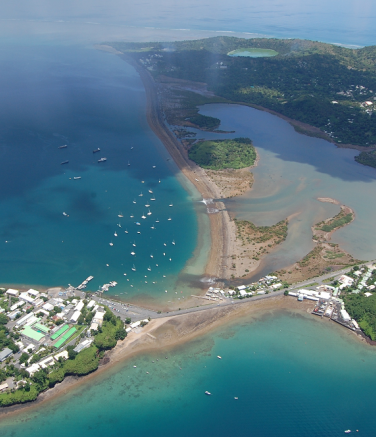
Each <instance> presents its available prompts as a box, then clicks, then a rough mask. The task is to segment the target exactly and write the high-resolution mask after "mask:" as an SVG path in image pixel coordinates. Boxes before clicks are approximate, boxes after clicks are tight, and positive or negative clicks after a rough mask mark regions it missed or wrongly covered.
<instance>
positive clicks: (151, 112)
mask: <svg viewBox="0 0 376 437" xmlns="http://www.w3.org/2000/svg"><path fill="white" fill-rule="evenodd" d="M119 56H120V57H121V58H122V59H123V60H124V61H126V62H128V63H129V64H130V65H132V67H134V68H135V70H136V71H137V73H138V74H139V76H140V78H141V80H142V83H143V85H144V88H145V94H146V119H147V122H148V124H149V126H150V128H151V129H152V131H153V132H154V133H155V135H156V136H157V137H158V138H159V139H160V140H161V142H162V143H163V145H164V147H165V148H166V150H167V151H168V153H169V154H170V155H171V157H172V159H173V160H174V162H175V164H176V165H177V166H178V168H179V169H180V171H181V172H182V173H183V174H184V176H186V177H187V179H188V180H189V181H190V182H191V183H192V184H193V185H194V186H195V187H196V189H197V191H198V192H199V193H200V194H201V196H202V198H203V199H219V198H220V191H219V189H218V187H217V186H216V185H215V184H214V183H213V182H212V181H211V180H210V179H209V178H208V176H207V175H206V172H205V170H204V169H203V168H201V167H199V166H198V165H197V164H195V163H194V162H193V161H190V160H189V158H188V153H187V151H186V150H185V149H184V147H183V145H182V144H181V143H180V142H179V141H178V139H177V138H176V137H175V135H174V134H173V133H172V132H171V131H170V130H169V128H168V127H167V126H166V124H165V122H164V120H163V118H162V113H161V111H160V107H159V100H158V96H157V86H156V84H155V81H154V79H153V78H152V76H151V75H150V73H149V72H148V71H147V70H145V69H144V68H142V67H141V66H140V65H138V64H137V62H135V61H134V60H133V59H132V58H131V57H130V56H127V55H125V54H123V55H119ZM215 203H216V206H217V209H219V211H220V212H218V213H216V214H208V215H209V221H210V234H211V242H212V243H211V248H210V253H209V257H208V260H207V263H206V266H205V273H204V275H205V276H209V277H216V278H224V277H226V273H227V272H226V269H225V266H224V265H223V264H222V259H223V258H225V257H226V256H227V255H228V250H229V245H230V240H231V236H230V232H229V230H230V226H229V223H230V221H231V220H230V217H229V214H228V212H227V210H226V209H225V205H224V204H223V202H221V201H218V202H215Z"/></svg>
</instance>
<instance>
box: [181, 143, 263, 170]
mask: <svg viewBox="0 0 376 437" xmlns="http://www.w3.org/2000/svg"><path fill="white" fill-rule="evenodd" d="M189 158H190V159H191V160H192V161H194V162H195V163H196V164H198V165H200V166H201V167H203V168H208V169H211V170H221V169H224V168H234V169H238V168H245V167H249V166H251V165H253V164H254V162H255V159H256V152H255V148H254V147H253V145H252V141H251V140H250V139H249V138H235V139H233V140H210V141H200V142H198V143H196V144H194V145H193V146H192V147H191V149H190V150H189Z"/></svg>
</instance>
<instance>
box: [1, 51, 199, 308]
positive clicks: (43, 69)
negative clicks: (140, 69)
mask: <svg viewBox="0 0 376 437" xmlns="http://www.w3.org/2000/svg"><path fill="white" fill-rule="evenodd" d="M0 58H1V61H2V65H4V66H7V68H6V69H4V71H3V73H2V75H1V77H0V89H1V99H0V113H1V121H0V150H1V157H2V158H1V160H0V246H1V251H0V262H1V267H2V268H1V280H0V281H1V283H3V284H33V285H36V286H38V285H43V286H59V285H61V286H67V285H68V284H72V285H75V286H77V285H79V284H80V283H81V282H82V281H83V280H84V279H85V278H86V277H87V276H89V275H93V276H94V280H93V281H92V282H91V283H90V288H89V289H90V290H96V289H97V288H98V286H100V285H101V284H104V283H108V282H109V281H116V282H118V284H119V285H118V286H117V287H116V288H114V289H111V291H110V293H111V294H112V295H114V294H117V295H118V296H119V298H123V299H129V298H130V297H132V296H134V295H136V294H137V296H138V297H139V298H141V299H142V298H143V297H145V298H146V297H147V296H149V297H152V298H155V299H157V300H161V299H164V300H168V299H169V297H168V296H169V295H168V294H167V293H165V290H166V289H167V291H168V292H169V291H170V293H171V294H174V293H173V290H175V287H176V282H177V278H178V274H179V272H181V271H182V270H183V268H184V266H185V264H186V262H187V260H188V259H189V258H191V257H192V253H193V251H194V250H195V247H196V241H197V230H198V228H197V218H196V214H195V210H194V207H196V208H198V211H202V212H204V211H205V208H204V205H203V204H199V203H198V202H196V201H197V200H199V198H198V197H197V198H193V197H192V196H194V194H189V193H188V192H187V191H186V190H185V189H184V188H183V187H182V184H181V182H180V181H179V180H178V179H177V178H176V177H175V174H176V172H177V168H176V166H175V164H174V163H173V162H172V160H170V159H169V155H168V154H167V152H166V151H165V150H164V148H163V146H162V145H161V143H160V142H159V140H158V139H157V138H156V137H155V135H154V134H153V133H152V132H151V130H150V129H149V127H148V125H147V123H146V117H145V93H144V89H143V86H142V83H141V81H140V79H139V77H138V75H137V74H136V72H135V71H134V70H133V68H132V67H130V66H129V65H128V64H127V63H126V62H124V61H123V60H121V59H120V58H118V57H117V56H114V55H110V54H108V53H105V52H100V51H97V50H94V49H93V48H90V47H80V46H72V45H69V46H64V45H62V44H55V45H47V44H36V43H30V44H20V43H13V44H9V43H7V44H3V45H0ZM64 145H67V147H66V148H62V149H59V147H60V146H64ZM97 148H100V152H98V153H93V150H96V149H97ZM101 157H106V158H107V161H106V162H102V163H98V159H99V158H101ZM64 161H69V162H68V163H66V164H61V163H62V162H64ZM75 177H81V179H74V178H75ZM191 193H194V192H193V191H191ZM152 199H154V200H152ZM193 200H194V202H193ZM170 205H171V206H170ZM63 213H65V214H67V215H63ZM119 215H120V216H123V217H119ZM142 217H146V218H142ZM136 223H139V225H137V224H136ZM115 234H116V235H115ZM173 243H175V244H173ZM132 252H133V253H135V255H131V253H132ZM133 268H134V269H136V270H135V271H134V270H132V269H133ZM179 290H180V289H179ZM174 295H175V294H174Z"/></svg>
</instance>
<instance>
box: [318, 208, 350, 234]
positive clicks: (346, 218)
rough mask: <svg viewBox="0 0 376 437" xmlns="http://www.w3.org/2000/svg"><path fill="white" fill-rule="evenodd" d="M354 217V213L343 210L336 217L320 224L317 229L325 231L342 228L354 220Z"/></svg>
mask: <svg viewBox="0 0 376 437" xmlns="http://www.w3.org/2000/svg"><path fill="white" fill-rule="evenodd" d="M353 218H354V215H353V214H352V213H349V214H346V213H344V212H343V211H341V212H340V213H339V214H337V215H336V216H335V217H333V218H332V219H330V220H329V221H327V222H326V223H325V224H324V225H321V224H318V226H317V228H316V229H319V230H320V231H324V232H331V231H333V230H334V229H338V228H341V227H342V226H345V225H347V224H348V223H350V222H351V221H352V220H353Z"/></svg>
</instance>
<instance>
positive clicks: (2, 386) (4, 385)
mask: <svg viewBox="0 0 376 437" xmlns="http://www.w3.org/2000/svg"><path fill="white" fill-rule="evenodd" d="M8 388H9V385H8V384H7V383H6V382H4V383H3V384H0V392H3V391H5V390H7V389H8Z"/></svg>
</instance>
